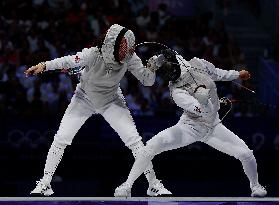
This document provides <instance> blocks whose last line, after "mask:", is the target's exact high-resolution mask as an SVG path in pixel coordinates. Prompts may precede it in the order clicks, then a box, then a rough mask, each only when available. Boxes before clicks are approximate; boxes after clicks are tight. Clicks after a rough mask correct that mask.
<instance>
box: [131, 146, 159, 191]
mask: <svg viewBox="0 0 279 205" xmlns="http://www.w3.org/2000/svg"><path fill="white" fill-rule="evenodd" d="M147 150H148V149H147V148H146V147H143V148H142V149H141V152H139V153H138V154H137V157H136V158H135V163H134V165H133V167H132V169H131V171H130V174H129V176H128V179H127V181H126V182H127V183H129V184H130V185H131V186H132V185H133V184H134V182H135V181H136V179H137V178H138V177H139V176H140V175H141V174H142V173H143V172H144V173H145V177H146V179H147V180H148V182H149V184H151V183H152V182H153V181H154V180H156V175H155V172H154V170H153V166H152V163H151V160H152V159H153V157H154V155H152V154H150V153H151V152H148V151H147Z"/></svg>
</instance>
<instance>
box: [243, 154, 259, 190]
mask: <svg viewBox="0 0 279 205" xmlns="http://www.w3.org/2000/svg"><path fill="white" fill-rule="evenodd" d="M241 163H242V167H243V169H244V172H245V174H246V176H247V177H248V179H249V181H250V187H253V186H255V185H258V184H259V181H258V171H257V162H256V159H255V157H254V155H253V153H252V154H251V155H249V156H248V157H246V158H245V159H242V160H241Z"/></svg>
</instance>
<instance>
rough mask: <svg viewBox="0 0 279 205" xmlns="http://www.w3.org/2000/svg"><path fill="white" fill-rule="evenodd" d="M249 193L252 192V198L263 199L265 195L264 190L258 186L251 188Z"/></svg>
mask: <svg viewBox="0 0 279 205" xmlns="http://www.w3.org/2000/svg"><path fill="white" fill-rule="evenodd" d="M251 191H252V193H251V196H252V197H265V195H266V194H267V191H266V189H265V188H264V187H263V186H262V185H260V184H257V185H255V186H253V187H252V188H251Z"/></svg>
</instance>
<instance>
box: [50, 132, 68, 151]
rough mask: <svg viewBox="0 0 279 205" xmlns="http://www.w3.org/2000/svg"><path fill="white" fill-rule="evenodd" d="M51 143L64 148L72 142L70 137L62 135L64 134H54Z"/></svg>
mask: <svg viewBox="0 0 279 205" xmlns="http://www.w3.org/2000/svg"><path fill="white" fill-rule="evenodd" d="M53 143H55V145H56V146H58V147H61V148H65V147H66V146H68V145H71V144H72V138H69V137H67V136H64V135H58V134H56V135H55V136H54V140H53Z"/></svg>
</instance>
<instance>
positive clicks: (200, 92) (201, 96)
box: [194, 86, 210, 105]
mask: <svg viewBox="0 0 279 205" xmlns="http://www.w3.org/2000/svg"><path fill="white" fill-rule="evenodd" d="M209 91H210V89H206V88H204V87H202V86H201V87H198V88H197V90H196V91H195V94H194V97H195V98H196V99H197V100H198V101H199V103H200V104H202V105H207V104H208V100H209V97H210V96H209Z"/></svg>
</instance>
